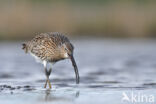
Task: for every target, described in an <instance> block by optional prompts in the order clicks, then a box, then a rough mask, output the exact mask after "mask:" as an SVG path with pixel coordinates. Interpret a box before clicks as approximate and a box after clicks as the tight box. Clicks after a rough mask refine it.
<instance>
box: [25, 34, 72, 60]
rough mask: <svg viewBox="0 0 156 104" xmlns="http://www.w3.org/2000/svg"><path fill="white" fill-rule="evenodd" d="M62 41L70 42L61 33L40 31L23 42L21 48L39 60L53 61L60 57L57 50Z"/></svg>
mask: <svg viewBox="0 0 156 104" xmlns="http://www.w3.org/2000/svg"><path fill="white" fill-rule="evenodd" d="M64 43H70V41H69V40H68V38H67V37H65V36H64V35H62V34H61V33H58V32H49V33H41V34H39V35H37V36H36V37H34V38H33V39H32V40H31V41H28V42H27V43H25V44H23V49H24V50H25V51H26V52H29V53H31V54H33V55H35V56H37V57H38V58H40V59H41V60H47V61H51V62H55V61H58V60H60V59H61V56H60V54H59V50H60V47H61V46H62V45H63V44H64Z"/></svg>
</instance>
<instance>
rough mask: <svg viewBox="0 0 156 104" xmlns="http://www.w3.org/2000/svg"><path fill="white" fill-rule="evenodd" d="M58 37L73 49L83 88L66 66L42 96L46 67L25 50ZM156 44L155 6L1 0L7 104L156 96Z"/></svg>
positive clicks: (2, 99) (1, 95) (148, 2)
mask: <svg viewBox="0 0 156 104" xmlns="http://www.w3.org/2000/svg"><path fill="white" fill-rule="evenodd" d="M56 31H57V32H61V33H65V34H66V35H68V37H69V39H70V40H71V42H72V43H73V44H74V47H75V51H74V57H75V60H76V63H77V66H78V69H79V74H80V84H79V86H76V85H75V74H74V70H73V67H72V65H71V62H70V60H64V61H61V62H58V63H56V65H54V66H53V69H54V70H53V71H52V74H51V76H50V79H51V82H52V90H49V91H48V92H42V91H45V89H44V90H43V85H44V84H45V79H46V77H45V75H44V70H43V69H44V68H43V65H42V64H38V63H36V62H35V60H34V58H33V57H31V56H30V55H28V54H25V53H24V51H23V50H22V49H21V48H22V46H21V44H22V43H23V42H25V41H26V40H29V39H32V38H33V37H34V36H35V35H37V34H39V33H43V32H56ZM155 37H156V0H0V59H1V60H0V103H5V104H13V103H15V104H21V103H22V104H25V103H26V104H28V103H27V102H25V101H26V99H28V100H27V101H28V102H30V104H32V102H33V104H38V103H39V102H40V101H41V100H42V99H41V98H44V97H45V100H44V99H43V101H47V100H48V101H49V102H54V104H58V102H61V103H62V104H73V102H74V104H88V103H89V104H95V103H98V104H109V103H111V104H117V103H118V104H121V99H122V94H123V91H131V90H137V91H140V90H141V91H142V93H143V94H147V93H148V94H150V95H151V94H156V93H155V92H156V90H155V89H156V77H155V76H156V54H155V53H156V48H155V46H156V41H155ZM138 89H139V90H138ZM146 89H151V90H146ZM33 91H35V93H34V92H33ZM107 91H108V92H107ZM50 92H52V93H50ZM8 93H9V94H10V93H11V94H10V95H9V94H8ZM38 96H39V98H38ZM48 96H50V97H49V98H47V97H48ZM74 96H75V97H74ZM139 96H140V92H139ZM155 97H156V95H155ZM19 98H20V99H19ZM90 98H92V99H90ZM103 98H106V99H103ZM13 100H14V101H13ZM6 102H8V103H6ZM68 102H70V103H68ZM41 103H42V102H41ZM146 103H147V102H145V103H142V104H146ZM128 104H129V102H128Z"/></svg>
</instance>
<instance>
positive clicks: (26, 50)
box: [22, 43, 28, 53]
mask: <svg viewBox="0 0 156 104" xmlns="http://www.w3.org/2000/svg"><path fill="white" fill-rule="evenodd" d="M22 46H23V47H22V49H23V50H24V51H25V53H27V52H28V49H27V44H25V43H23V44H22Z"/></svg>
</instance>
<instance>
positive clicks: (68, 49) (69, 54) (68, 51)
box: [63, 42, 79, 84]
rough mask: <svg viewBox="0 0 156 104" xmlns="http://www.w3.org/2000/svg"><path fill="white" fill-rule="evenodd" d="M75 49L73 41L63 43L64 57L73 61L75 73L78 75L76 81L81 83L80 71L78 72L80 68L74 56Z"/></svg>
mask: <svg viewBox="0 0 156 104" xmlns="http://www.w3.org/2000/svg"><path fill="white" fill-rule="evenodd" d="M73 51H74V47H73V45H72V44H71V43H69V42H68V43H64V44H63V52H64V54H63V56H64V58H69V59H70V60H71V62H72V65H73V67H74V70H75V75H76V83H77V84H78V83H79V72H78V68H77V65H76V62H75V59H74V56H73Z"/></svg>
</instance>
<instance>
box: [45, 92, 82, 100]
mask: <svg viewBox="0 0 156 104" xmlns="http://www.w3.org/2000/svg"><path fill="white" fill-rule="evenodd" d="M73 94H74V95H73ZM79 94H80V93H79V91H75V92H74V93H73V92H60V93H58V92H54V91H52V90H50V89H47V90H45V99H44V101H45V102H73V101H74V100H75V99H76V98H78V97H79Z"/></svg>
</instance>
